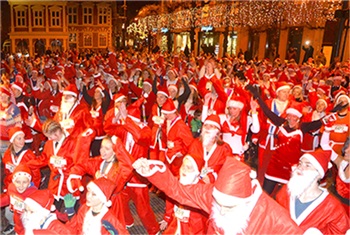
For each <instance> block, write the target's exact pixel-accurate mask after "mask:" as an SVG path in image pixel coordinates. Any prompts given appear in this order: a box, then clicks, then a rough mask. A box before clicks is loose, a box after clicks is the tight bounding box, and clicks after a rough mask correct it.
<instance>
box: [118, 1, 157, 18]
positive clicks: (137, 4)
mask: <svg viewBox="0 0 350 235" xmlns="http://www.w3.org/2000/svg"><path fill="white" fill-rule="evenodd" d="M117 2H118V3H117V4H118V6H123V4H124V1H123V0H117ZM151 4H160V1H132V0H127V1H126V5H127V16H128V20H130V19H133V18H134V17H135V16H136V15H137V13H138V11H139V10H140V9H141V8H142V7H143V6H146V5H151ZM119 9H121V8H119ZM122 11H123V10H122ZM120 14H123V12H120Z"/></svg>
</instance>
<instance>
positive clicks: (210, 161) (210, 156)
mask: <svg viewBox="0 0 350 235" xmlns="http://www.w3.org/2000/svg"><path fill="white" fill-rule="evenodd" d="M220 135H221V125H220V118H219V116H218V115H210V116H209V117H207V119H206V120H205V121H204V123H203V127H202V131H201V135H200V137H199V138H196V139H194V140H193V142H192V144H191V146H190V147H189V150H188V154H189V155H191V156H200V157H201V158H203V159H204V165H203V167H202V168H201V169H200V172H201V174H200V178H201V179H202V180H203V181H204V182H205V183H207V184H208V183H214V182H215V181H216V179H217V176H218V173H219V171H220V169H221V167H222V165H223V163H224V161H225V159H226V157H228V156H229V157H232V156H233V155H232V149H231V147H230V145H229V144H228V143H226V142H224V141H223V140H222V139H221V137H220Z"/></svg>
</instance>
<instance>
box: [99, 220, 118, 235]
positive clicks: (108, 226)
mask: <svg viewBox="0 0 350 235" xmlns="http://www.w3.org/2000/svg"><path fill="white" fill-rule="evenodd" d="M102 226H103V227H105V229H106V230H107V231H108V232H109V233H110V234H111V235H118V234H119V233H118V231H117V229H116V228H115V227H114V226H113V225H112V224H111V223H110V222H109V221H107V220H102Z"/></svg>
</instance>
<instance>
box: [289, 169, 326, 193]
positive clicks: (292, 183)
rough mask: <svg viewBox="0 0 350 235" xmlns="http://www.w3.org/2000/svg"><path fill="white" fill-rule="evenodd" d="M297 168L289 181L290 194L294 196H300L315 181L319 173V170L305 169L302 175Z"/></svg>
mask: <svg viewBox="0 0 350 235" xmlns="http://www.w3.org/2000/svg"><path fill="white" fill-rule="evenodd" d="M298 171H299V170H298V169H296V170H294V171H293V173H292V177H291V178H290V180H289V182H288V183H287V187H288V192H289V195H290V196H292V197H298V196H300V195H301V194H302V193H303V192H305V190H306V189H307V188H308V187H309V186H310V185H311V184H312V183H313V182H314V181H315V179H316V177H317V176H318V175H319V174H318V172H317V171H303V173H302V175H298V174H297V172H298Z"/></svg>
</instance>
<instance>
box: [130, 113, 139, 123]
mask: <svg viewBox="0 0 350 235" xmlns="http://www.w3.org/2000/svg"><path fill="white" fill-rule="evenodd" d="M128 117H129V118H130V119H131V120H133V121H134V122H141V120H140V119H139V118H136V117H134V116H131V115H128Z"/></svg>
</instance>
